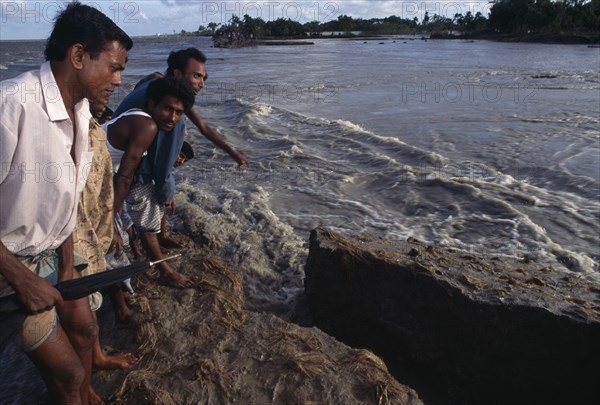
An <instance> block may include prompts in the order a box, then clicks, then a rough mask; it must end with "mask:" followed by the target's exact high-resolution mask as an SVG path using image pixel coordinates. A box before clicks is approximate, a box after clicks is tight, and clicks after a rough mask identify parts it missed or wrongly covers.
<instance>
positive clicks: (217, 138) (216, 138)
mask: <svg viewBox="0 0 600 405" xmlns="http://www.w3.org/2000/svg"><path fill="white" fill-rule="evenodd" d="M186 115H187V117H188V118H189V119H190V120H191V121H192V122H193V123H194V125H196V126H197V127H198V129H199V130H200V132H201V133H202V135H204V136H205V137H207V138H208V139H209V140H210V141H211V142H212V143H214V144H215V145H217V146H218V147H219V148H221V149H223V150H224V151H225V152H227V153H228V154H229V156H231V157H232V158H233V160H235V161H236V162H237V164H238V165H240V166H247V165H248V164H249V162H248V160H247V159H246V158H245V157H244V155H242V154H241V153H239V152H237V151H236V150H235V149H233V148H232V147H231V146H229V145H228V144H227V143H226V142H225V141H224V140H223V138H221V135H219V133H218V132H217V131H215V130H214V129H212V128H211V127H209V126H208V125H207V124H206V122H204V120H203V119H202V118H201V117H200V115H198V112H197V111H196V109H195V108H194V107H192V108H190V109H189V110H188V111H187V112H186Z"/></svg>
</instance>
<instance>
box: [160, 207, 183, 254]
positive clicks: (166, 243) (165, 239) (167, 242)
mask: <svg viewBox="0 0 600 405" xmlns="http://www.w3.org/2000/svg"><path fill="white" fill-rule="evenodd" d="M158 243H159V244H160V246H162V247H164V248H167V249H181V248H182V247H183V244H182V243H181V241H180V240H178V239H175V238H169V236H168V235H167V212H166V211H165V212H164V213H163V216H162V220H161V221H160V233H159V234H158Z"/></svg>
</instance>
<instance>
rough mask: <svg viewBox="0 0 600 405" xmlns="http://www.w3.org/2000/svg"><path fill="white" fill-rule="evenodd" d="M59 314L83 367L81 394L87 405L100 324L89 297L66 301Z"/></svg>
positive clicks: (83, 401) (82, 400)
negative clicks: (91, 308)
mask: <svg viewBox="0 0 600 405" xmlns="http://www.w3.org/2000/svg"><path fill="white" fill-rule="evenodd" d="M58 314H59V316H60V319H61V324H62V326H63V328H64V330H65V332H66V333H67V336H68V338H69V341H70V342H71V346H72V347H73V349H74V350H75V352H76V353H77V355H78V356H79V360H80V361H81V364H82V365H83V369H84V372H85V377H84V380H83V384H82V385H81V389H80V392H81V402H82V404H84V405H87V404H88V395H89V392H90V381H91V374H92V348H93V346H94V342H95V341H96V339H98V324H97V323H96V320H95V318H94V316H93V315H92V311H91V310H90V304H89V300H88V298H87V297H85V298H82V299H79V300H75V301H65V302H64V305H63V306H62V307H61V308H58Z"/></svg>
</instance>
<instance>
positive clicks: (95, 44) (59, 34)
mask: <svg viewBox="0 0 600 405" xmlns="http://www.w3.org/2000/svg"><path fill="white" fill-rule="evenodd" d="M112 41H118V42H120V43H121V45H123V47H124V48H125V49H126V50H130V49H131V48H132V47H133V41H132V40H131V38H130V37H129V35H127V34H126V33H125V32H124V31H123V30H122V29H121V28H119V27H118V26H117V24H115V23H114V22H113V21H112V20H111V19H110V18H108V17H107V16H105V15H104V14H102V12H100V11H98V10H97V9H95V8H94V7H90V6H86V5H84V4H81V3H79V2H78V1H76V2H73V3H69V5H68V6H67V7H66V8H65V9H64V10H63V11H61V12H60V14H59V15H58V16H57V17H56V19H55V21H54V28H53V30H52V33H51V34H50V37H49V38H48V40H47V41H46V49H45V51H44V54H45V56H46V60H53V61H64V60H65V57H66V56H67V51H68V50H69V48H70V47H71V46H73V45H75V44H81V45H83V49H84V50H85V51H86V52H89V53H90V55H91V58H92V59H96V58H97V57H98V55H99V54H100V52H102V51H103V50H105V49H107V45H108V44H109V43H110V42H112Z"/></svg>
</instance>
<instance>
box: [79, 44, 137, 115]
mask: <svg viewBox="0 0 600 405" xmlns="http://www.w3.org/2000/svg"><path fill="white" fill-rule="evenodd" d="M126 63H127V50H126V49H125V48H123V46H122V45H121V43H120V42H118V41H113V42H111V43H110V44H109V46H108V47H107V49H106V50H104V51H102V52H100V54H99V55H98V57H97V58H96V59H92V58H91V55H90V53H88V52H84V54H83V60H82V68H81V69H80V70H79V76H78V77H79V85H80V86H81V89H82V91H83V97H86V98H88V99H90V100H95V101H96V102H98V103H104V105H108V99H109V98H110V96H111V95H112V94H113V92H114V90H115V87H119V86H120V85H121V72H122V71H123V70H124V69H125V64H126Z"/></svg>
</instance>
